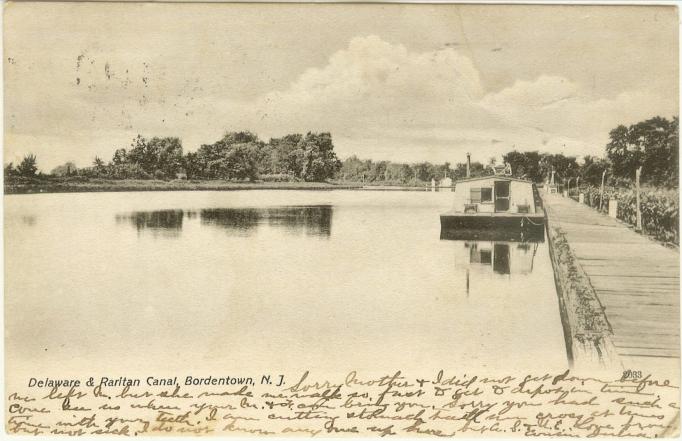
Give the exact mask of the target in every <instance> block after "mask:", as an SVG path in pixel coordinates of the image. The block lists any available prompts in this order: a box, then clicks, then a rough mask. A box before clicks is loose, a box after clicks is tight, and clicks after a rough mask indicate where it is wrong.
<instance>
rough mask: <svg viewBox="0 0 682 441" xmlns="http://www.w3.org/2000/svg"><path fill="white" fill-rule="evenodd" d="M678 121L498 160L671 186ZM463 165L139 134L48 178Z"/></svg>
mask: <svg viewBox="0 0 682 441" xmlns="http://www.w3.org/2000/svg"><path fill="white" fill-rule="evenodd" d="M678 144H679V118H678V117H674V118H672V120H668V119H666V118H663V117H659V116H657V117H654V118H651V119H648V120H646V121H641V122H638V123H636V124H632V125H630V126H627V127H626V126H624V125H620V126H618V127H616V128H614V129H613V130H611V132H610V133H609V142H608V143H607V145H606V146H605V156H604V157H603V158H600V157H597V156H584V157H582V158H580V160H578V158H577V157H575V156H567V155H564V154H562V153H559V154H550V153H541V152H539V151H537V150H532V151H525V152H519V151H516V150H513V151H510V152H508V153H505V154H504V155H503V156H502V160H503V162H504V163H506V164H509V165H510V166H511V169H512V174H513V175H514V176H516V177H520V178H525V179H529V180H532V181H534V182H542V181H545V180H547V179H548V178H549V177H550V176H551V174H552V171H553V172H554V176H555V181H556V182H559V183H565V182H567V181H568V180H569V179H574V178H580V182H583V183H585V184H592V185H600V184H601V179H602V173H603V172H604V171H606V176H607V177H608V180H609V183H610V184H611V185H626V184H627V183H628V182H629V181H631V180H632V179H633V178H634V174H635V170H636V169H637V168H638V167H640V166H641V167H643V173H642V180H643V182H645V183H649V184H651V185H653V186H666V187H677V186H678V177H679V167H678V154H679V152H678ZM494 165H495V159H494V158H491V159H490V160H488V161H487V162H486V163H485V164H484V163H482V162H479V161H474V162H472V163H471V165H470V176H472V177H477V176H485V175H489V174H492V173H493V171H492V166H494ZM466 168H467V167H466V163H465V162H458V163H456V164H454V165H452V164H451V163H449V162H445V163H443V164H433V163H430V162H418V163H409V164H408V163H400V162H391V161H373V160H371V159H364V160H363V159H360V158H358V157H357V156H351V157H349V158H347V159H345V160H344V161H343V162H342V161H340V160H339V159H338V158H337V156H336V154H335V152H334V144H333V141H332V136H331V134H330V133H326V132H323V133H312V132H308V133H307V134H306V135H302V134H291V135H286V136H284V137H281V138H271V139H270V140H269V141H268V142H264V141H262V140H260V139H259V138H258V136H257V135H255V134H254V133H251V132H248V131H246V132H227V133H225V135H224V136H223V137H222V138H221V139H220V140H218V141H216V142H214V143H213V144H204V145H202V146H201V147H199V149H198V150H197V151H196V152H188V153H183V148H182V143H181V141H180V139H179V138H172V137H169V138H158V137H154V138H149V139H148V138H144V137H142V136H140V135H138V136H137V137H136V138H135V139H134V140H133V142H132V143H131V145H130V147H129V148H128V149H124V148H121V149H117V150H116V151H115V152H114V154H113V157H112V158H111V160H110V161H104V160H102V159H101V158H99V157H96V158H94V161H93V164H92V166H90V167H85V168H81V169H79V168H77V167H76V165H75V164H74V163H72V162H67V163H65V164H63V165H60V166H59V167H56V168H55V169H53V170H52V172H51V175H53V176H74V175H75V176H85V177H96V178H110V179H176V178H187V179H224V180H256V179H261V180H266V181H267V180H280V181H294V180H303V181H326V180H331V179H336V180H341V181H352V182H364V183H386V184H401V185H425V184H427V183H429V182H430V181H431V180H432V179H435V180H441V179H444V178H450V179H453V180H457V179H462V178H465V177H466ZM37 174H38V167H37V160H36V157H35V155H27V156H25V157H24V159H23V160H22V161H21V163H20V164H18V165H17V166H16V167H14V165H13V164H12V163H10V164H8V165H6V166H5V176H6V177H9V178H11V177H14V176H27V177H31V176H35V175H37Z"/></svg>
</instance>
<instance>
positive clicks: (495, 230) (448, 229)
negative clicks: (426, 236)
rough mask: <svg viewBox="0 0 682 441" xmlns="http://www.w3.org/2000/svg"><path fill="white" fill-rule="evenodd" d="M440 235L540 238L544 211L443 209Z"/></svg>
mask: <svg viewBox="0 0 682 441" xmlns="http://www.w3.org/2000/svg"><path fill="white" fill-rule="evenodd" d="M440 226H441V239H451V240H476V239H478V240H512V241H525V240H532V241H538V240H539V241H544V238H545V216H544V213H542V214H540V213H535V214H518V213H513V214H512V213H475V214H473V213H472V214H469V213H467V214H464V213H455V212H451V213H444V214H441V215H440Z"/></svg>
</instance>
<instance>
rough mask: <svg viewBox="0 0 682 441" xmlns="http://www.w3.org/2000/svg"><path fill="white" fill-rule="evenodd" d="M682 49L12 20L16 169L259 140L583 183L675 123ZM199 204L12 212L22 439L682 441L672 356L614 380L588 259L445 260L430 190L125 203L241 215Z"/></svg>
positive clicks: (658, 26)
mask: <svg viewBox="0 0 682 441" xmlns="http://www.w3.org/2000/svg"><path fill="white" fill-rule="evenodd" d="M677 29H678V24H677V11H676V9H675V8H672V7H628V6H614V7H604V6H602V7H597V6H582V7H580V6H539V5H536V6H528V5H525V6H520V5H516V6H511V5H506V6H505V5H485V6H484V5H478V6H474V5H397V4H383V5H371V4H362V5H360V4H324V5H312V4H289V5H282V4H258V5H257V4H192V3H189V4H184V3H168V4H150V3H125V2H124V3H83V4H79V3H51V2H41V3H30V2H14V3H8V4H6V5H5V11H4V41H5V49H4V51H5V52H4V53H5V57H4V72H5V73H4V90H5V102H4V115H5V116H4V127H5V138H4V146H5V147H4V163H5V164H7V163H9V162H14V165H17V164H18V163H20V162H21V161H22V157H24V156H25V155H26V154H28V153H34V154H36V155H37V157H38V165H39V166H40V169H41V171H43V172H44V173H49V171H50V170H51V169H53V168H55V169H57V168H59V167H62V168H63V165H66V164H68V163H69V162H71V161H73V162H74V163H75V164H76V165H78V168H79V169H80V168H87V167H92V168H94V169H96V168H97V167H100V166H101V167H104V165H98V164H97V161H96V160H95V158H100V157H101V158H105V162H106V161H108V160H109V158H111V157H112V155H113V154H114V151H115V150H116V149H118V148H120V147H125V148H129V147H128V146H129V145H130V142H131V139H133V140H134V139H135V137H136V136H137V134H142V135H143V136H148V137H151V136H162V137H165V136H168V137H171V136H177V137H180V138H181V139H182V144H183V148H184V149H185V151H194V150H196V149H197V148H199V146H200V145H203V144H208V143H212V142H214V141H215V140H216V139H218V138H220V136H222V134H223V133H224V132H225V131H241V130H250V131H253V132H257V133H258V134H259V135H260V136H261V139H263V140H265V139H268V138H269V137H280V136H284V135H285V134H286V133H306V132H307V131H313V132H323V131H324V132H326V131H330V132H331V134H332V135H333V137H334V145H335V149H336V154H337V155H338V156H339V157H340V158H341V159H344V158H347V157H350V156H351V155H357V156H359V157H360V158H361V159H364V158H373V159H375V160H387V161H389V160H390V161H392V162H396V163H402V162H404V163H418V162H421V161H427V160H429V161H433V162H445V161H451V162H452V163H455V162H460V163H462V162H464V155H465V154H466V152H469V151H472V152H473V154H474V156H475V158H477V160H480V161H481V162H483V163H484V162H486V161H487V160H488V158H489V157H491V156H495V155H501V154H503V153H506V152H507V151H508V150H512V149H518V150H541V151H545V150H546V151H548V152H553V153H559V152H565V153H566V154H570V155H573V156H582V155H595V154H598V153H599V152H600V151H601V150H603V145H604V142H605V139H606V140H608V130H609V129H610V128H613V127H615V126H616V125H617V124H621V123H622V124H631V123H634V122H636V121H639V120H641V119H645V118H649V117H651V116H654V115H658V114H661V115H668V113H670V114H672V113H674V114H677V107H678V90H677V88H678V68H677V64H678V59H677V57H678V55H677V52H678V49H677V48H678V34H677ZM633 109H634V110H633ZM492 128H495V129H492ZM134 142H135V141H133V143H134ZM502 145H504V147H501V146H502ZM595 145H597V146H598V149H597V150H599V152H598V151H597V150H595V147H594V146H595ZM93 160H95V163H94V165H92V164H91V163H93ZM67 161H68V162H67ZM493 163H494V161H493ZM493 165H494V164H493ZM69 167H70V166H69ZM6 170H7V169H6ZM70 171H71V169H68V172H70ZM181 174H185V172H184V171H183V172H182V173H181ZM181 174H178V175H177V176H176V175H174V176H162V178H159V179H158V180H157V181H154V183H153V184H150V183H149V182H151V181H145V180H142V181H140V180H137V181H135V182H133V183H128V184H125V185H124V184H121V182H120V181H115V182H114V184H112V182H113V181H106V180H102V179H100V180H98V178H94V179H90V178H88V179H89V180H88V179H85V178H84V179H83V180H82V181H77V180H73V181H72V182H71V183H70V184H69V185H73V187H68V188H67V187H64V188H62V187H52V188H49V189H48V190H46V192H47V194H12V195H5V196H4V210H5V217H4V235H5V250H4V252H5V284H4V287H5V291H4V296H5V297H4V299H5V302H4V305H5V324H6V326H5V382H4V384H5V388H4V392H5V401H4V403H5V414H4V415H5V418H4V423H5V430H6V432H7V433H10V434H16V435H22V434H35V435H56V434H65V435H94V434H107V435H126V436H159V435H168V436H171V435H175V436H179V435H189V434H191V435H232V436H298V437H325V436H356V437H359V436H362V437H387V436H409V437H412V436H422V435H427V436H456V437H460V436H465V437H478V436H481V437H517V436H538V435H539V436H617V437H621V436H622V437H625V436H645V437H673V436H677V435H678V434H679V404H680V391H679V386H680V378H679V377H680V364H679V348H677V349H676V350H675V348H673V349H671V348H670V347H668V346H666V347H658V346H657V345H656V340H653V341H652V339H651V338H650V335H649V334H647V335H646V336H645V335H644V334H642V335H641V336H639V335H638V331H637V330H635V331H632V332H631V334H629V335H628V338H629V340H628V341H636V342H640V343H641V345H642V347H636V348H635V349H637V350H639V349H642V351H641V352H637V351H635V352H637V353H634V354H633V353H632V352H631V353H623V351H622V348H619V347H618V345H619V344H621V343H619V340H618V339H615V340H614V339H612V337H613V335H615V336H616V337H618V336H619V335H620V334H619V332H618V330H617V329H616V330H612V329H611V325H612V323H609V317H610V314H612V312H613V311H614V308H611V309H608V308H607V309H606V313H605V315H604V313H603V305H602V304H601V303H600V302H599V300H597V299H595V295H594V293H593V290H594V287H591V286H589V283H587V284H582V285H581V283H580V280H579V278H580V277H583V278H584V277H585V276H584V274H582V272H581V271H582V270H578V269H576V267H575V265H573V263H572V262H573V261H572V260H571V259H575V256H573V254H571V253H575V251H576V249H578V248H579V247H580V246H582V247H583V248H582V249H583V250H584V249H585V247H586V248H587V249H589V247H590V246H591V245H589V243H588V244H587V245H586V244H585V243H580V244H579V245H578V246H577V247H575V246H574V248H575V249H574V250H573V251H570V250H567V249H565V248H562V247H563V245H562V244H563V243H564V242H562V241H565V240H566V239H565V231H563V230H561V229H551V228H550V229H549V230H548V231H547V233H546V237H545V235H544V233H543V239H542V241H541V242H540V243H539V244H537V243H535V244H534V243H533V242H531V243H530V245H526V244H524V245H523V246H520V245H519V244H518V243H517V241H516V240H502V241H492V240H489V241H486V240H479V239H478V238H472V239H470V240H469V241H449V240H445V239H446V238H444V237H443V236H442V235H441V236H439V234H442V233H440V225H439V224H438V215H439V214H440V213H442V212H444V211H446V210H448V209H450V208H451V205H452V193H445V192H443V191H442V190H441V191H440V192H435V191H434V192H428V193H427V192H424V191H423V188H421V189H420V190H422V191H421V192H420V193H416V192H414V191H410V192H375V191H372V192H369V191H362V190H359V189H356V190H352V191H350V190H349V191H342V190H339V191H333V192H325V191H303V190H309V189H310V188H316V187H313V186H314V185H317V184H315V183H309V182H298V183H297V184H296V185H299V186H300V187H296V188H302V187H305V185H309V186H310V188H308V189H306V188H303V189H302V190H272V191H270V190H262V191H260V190H259V191H229V192H202V191H192V192H178V191H173V192H170V191H169V192H136V191H134V190H136V189H145V190H146V189H150V187H152V188H151V189H157V190H158V189H159V188H153V186H155V185H158V186H168V188H166V187H164V188H166V189H168V190H183V189H184V190H202V189H203V190H205V189H218V190H220V189H223V190H224V189H230V190H234V189H239V188H236V187H234V188H233V187H231V188H218V187H220V186H230V185H233V184H232V183H227V184H226V183H225V182H223V181H218V183H215V182H208V183H206V182H203V183H201V182H198V183H196V182H195V183H186V182H185V181H183V179H186V178H187V176H186V175H185V176H184V178H183V177H181V176H180V175H181ZM275 174H276V173H272V175H275ZM152 177H153V176H149V178H150V179H151V178H152ZM174 177H177V179H175V180H173V178H174ZM164 179H165V181H164ZM162 181H163V182H162ZM306 181H307V179H306ZM140 182H142V183H140ZM574 182H575V181H574ZM364 183H365V182H364V177H363V179H362V181H361V183H360V184H357V183H356V184H357V185H355V186H356V187H358V186H361V185H362V184H364ZM21 185H24V182H23V181H19V186H18V187H12V189H13V190H16V188H19V189H20V190H18V191H14V192H17V193H22V192H28V191H23V190H21V188H24V187H21ZM107 185H113V187H107ZM193 185H196V187H193ZM234 185H242V184H241V183H239V184H234ZM244 185H246V186H250V185H252V184H251V183H248V184H244ZM253 185H254V186H255V187H256V188H257V186H258V185H260V184H259V183H255V184H253ZM273 185H274V184H273ZM320 185H322V184H320ZM334 185H336V184H334ZM428 185H430V184H428ZM433 185H434V190H435V185H436V184H435V180H434V184H433ZM173 186H177V187H173ZM202 186H203V187H202ZM213 186H218V187H217V188H214V187H213ZM274 186H275V187H276V186H277V185H274ZM7 188H8V187H7V186H6V189H7ZM26 188H30V185H29V187H26ZM36 188H39V187H36ZM65 188H66V189H65ZM93 188H94V190H93ZM240 188H241V187H240ZM268 188H270V187H268ZM429 188H430V187H429ZM321 189H324V190H327V189H329V188H327V187H321ZM107 190H109V191H111V190H113V191H111V192H107ZM123 190H128V191H127V192H125V191H123ZM412 190H414V188H412ZM41 191H42V190H37V192H41ZM53 191H54V192H53ZM62 191H64V192H65V193H63V194H61V193H58V192H62ZM69 191H71V192H73V191H76V192H78V191H83V193H69ZM93 191H94V192H93ZM97 191H102V192H101V193H98V192H97ZM448 191H449V190H448ZM543 197H544V196H543ZM526 202H527V201H526ZM230 210H234V211H230ZM554 215H555V216H561V215H560V214H556V213H555V214H554ZM571 222H573V223H575V222H574V220H573V221H571ZM599 235H600V233H595V234H593V236H591V237H592V239H593V238H594V237H595V236H596V237H598V236H599ZM592 239H591V240H592ZM493 242H494V243H493ZM568 242H569V245H570V238H569V239H568ZM657 246H658V245H657ZM495 247H498V248H495ZM595 247H596V245H595ZM491 250H492V251H491ZM499 250H504V252H506V253H508V254H506V256H507V257H506V259H511V263H510V261H509V260H506V261H505V260H504V259H503V260H502V261H497V260H495V259H494V257H492V256H494V255H495V254H494V253H497V252H498V251H499ZM661 250H662V251H661V252H660V254H661V255H663V254H666V253H671V252H677V253H678V254H677V263H678V264H679V252H678V251H676V250H673V251H671V250H670V249H667V248H663V247H662V246H661ZM578 251H580V249H578ZM655 251H656V250H654V252H651V253H649V254H647V252H645V251H642V255H641V257H640V258H641V259H644V260H646V259H652V260H653V259H658V258H661V259H663V257H666V256H667V254H666V256H663V257H661V256H659V255H658V254H657V253H656V252H655ZM499 252H500V253H502V251H499ZM614 253H617V251H615V252H614ZM500 255H502V254H500ZM510 256H511V257H510ZM571 256H573V257H571ZM635 257H636V256H635ZM633 258H634V257H633ZM486 259H487V260H486ZM514 259H516V260H514ZM669 260H670V259H668V260H666V262H667V261H669ZM672 260H674V258H673V259H672ZM495 265H501V266H503V267H505V265H506V267H505V268H504V269H503V270H498V269H495ZM515 265H517V266H515ZM675 272H676V276H675V274H674V273H675ZM661 273H664V274H663V276H664V277H666V281H665V282H664V285H665V286H664V287H663V288H651V289H652V290H656V292H659V291H660V292H661V293H662V294H661V295H662V296H664V297H665V299H664V301H665V302H669V303H670V305H671V306H670V307H669V308H668V309H665V310H664V311H663V313H661V314H662V315H659V316H656V317H654V318H653V319H651V321H650V322H651V323H650V324H651V326H652V327H653V328H655V329H656V332H658V333H660V335H661V337H660V341H661V342H663V341H665V342H666V344H668V342H669V341H671V340H675V338H676V339H677V340H676V341H677V342H679V324H677V325H670V323H671V321H672V322H674V319H675V318H677V320H678V321H679V297H678V296H677V294H674V295H671V294H670V292H671V290H674V289H679V269H677V270H675V269H670V267H666V269H661ZM657 274H659V273H657ZM670 274H672V276H670ZM607 275H608V274H607ZM625 277H629V275H622V274H621V275H619V276H617V277H615V279H614V281H613V286H615V288H614V289H615V290H617V289H618V288H619V287H620V286H621V285H619V282H618V281H619V280H624V279H625ZM576 280H578V281H576ZM675 283H676V284H677V285H675ZM675 286H676V287H677V288H675ZM637 288H638V289H639V290H646V289H649V285H647V284H645V285H644V286H643V287H642V285H638V286H637ZM557 289H558V290H559V294H558V298H559V300H557ZM562 290H563V293H562ZM570 290H573V294H570V292H569V291H570ZM577 291H579V292H577ZM588 291H589V292H588ZM586 292H587V294H585V293H586ZM574 294H575V295H574ZM637 295H638V294H637ZM571 302H573V303H571ZM655 303H656V302H654V304H655ZM576 305H577V306H576ZM675 305H676V306H675ZM628 307H632V305H630V306H628ZM647 307H648V306H647V305H645V306H644V307H642V314H643V315H644V314H647V311H646V308H647ZM581 308H583V309H581ZM567 310H571V311H574V310H580V311H588V312H587V313H585V314H593V315H591V316H590V317H589V318H590V320H588V321H587V324H586V323H584V322H581V323H580V324H579V325H576V322H575V321H579V320H582V319H584V317H577V318H575V317H568V318H567V317H566V315H567V312H566V311H567ZM618 313H619V312H618V311H617V312H616V315H617V314H618ZM569 315H570V314H569ZM611 317H615V316H612V315H611ZM661 317H662V318H661ZM671 317H672V318H671ZM569 328H570V329H569ZM671 336H672V337H671ZM639 337H641V338H639ZM614 341H615V343H614ZM638 344H639V343H638ZM642 354H644V355H642ZM652 354H653V355H652Z"/></svg>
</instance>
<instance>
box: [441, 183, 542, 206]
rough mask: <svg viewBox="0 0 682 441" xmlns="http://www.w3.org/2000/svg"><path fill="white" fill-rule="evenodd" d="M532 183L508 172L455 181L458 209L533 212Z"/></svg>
mask: <svg viewBox="0 0 682 441" xmlns="http://www.w3.org/2000/svg"><path fill="white" fill-rule="evenodd" d="M534 201H535V199H534V197H533V183H532V182H530V181H526V180H523V179H518V178H513V177H511V176H482V177H479V178H471V179H464V180H461V181H457V182H456V184H455V201H454V202H455V207H454V211H455V212H458V213H467V214H468V213H470V214H475V213H525V214H535V212H536V207H535V202H534Z"/></svg>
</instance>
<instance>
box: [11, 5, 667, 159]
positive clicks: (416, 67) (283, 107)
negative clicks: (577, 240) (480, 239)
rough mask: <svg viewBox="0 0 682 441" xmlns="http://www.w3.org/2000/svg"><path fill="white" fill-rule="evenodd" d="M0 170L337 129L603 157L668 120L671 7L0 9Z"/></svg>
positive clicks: (374, 155)
mask: <svg viewBox="0 0 682 441" xmlns="http://www.w3.org/2000/svg"><path fill="white" fill-rule="evenodd" d="M4 24H5V27H4V44H5V46H4V98H5V100H4V130H5V138H4V141H5V147H4V163H8V162H14V163H17V162H19V161H20V160H21V158H22V157H23V156H24V155H25V154H27V153H33V154H35V155H37V158H38V166H39V167H40V169H41V170H43V171H49V170H51V169H52V168H53V167H55V166H57V165H60V164H63V163H65V162H66V161H74V162H75V163H76V164H77V166H79V167H82V166H89V165H91V163H92V160H93V158H94V157H95V156H100V157H102V158H106V159H107V160H108V159H110V158H111V156H112V154H113V152H114V150H115V149H117V148H127V147H129V146H130V144H131V142H132V140H133V138H134V137H135V136H136V135H137V134H141V135H143V136H145V137H152V136H176V137H179V138H181V140H182V144H183V148H184V150H185V151H195V150H196V149H197V148H199V146H200V145H201V144H208V143H213V142H215V141H217V140H218V139H220V138H221V137H222V135H223V134H224V133H225V132H226V131H241V130H250V131H252V132H255V133H257V134H258V135H259V136H260V137H261V139H263V140H265V141H267V140H268V139H269V138H270V137H279V136H283V135H285V134H288V133H306V132H308V131H328V132H331V134H332V137H333V140H334V145H335V151H336V152H337V155H338V156H339V157H341V158H346V157H348V156H350V155H357V156H359V157H361V158H368V159H369V158H371V159H375V160H391V161H396V162H418V161H431V162H438V163H442V162H445V161H448V162H450V163H457V162H464V161H465V159H466V152H471V154H472V160H475V161H481V162H487V160H488V159H489V158H490V157H492V156H496V157H498V158H499V157H500V156H501V155H502V154H503V153H505V152H507V151H510V150H512V149H516V150H519V151H529V150H538V151H541V152H550V153H560V152H563V153H564V154H567V155H574V156H582V155H587V154H590V155H598V156H603V154H604V146H605V144H606V143H607V142H608V133H609V131H610V130H611V129H612V128H614V127H616V126H617V125H619V124H626V125H627V124H632V123H635V122H637V121H641V120H644V119H647V118H650V117H653V116H656V115H660V116H665V117H668V118H670V117H672V116H673V115H677V114H678V108H679V103H678V95H679V92H678V17H677V11H676V9H675V8H673V7H662V6H646V7H644V6H568V5H566V6H558V5H552V6H549V5H396V4H393V5H390V4H388V5H386V4H384V5H379V4H374V5H370V4H352V5H351V4H345V5H344V4H307V5H306V4H261V5H258V4H187V3H161V4H159V3H157V4H150V3H147V4H144V3H10V4H8V5H5V15H4Z"/></svg>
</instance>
